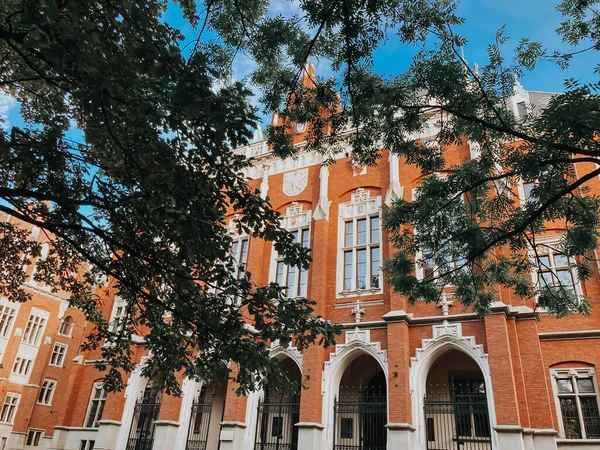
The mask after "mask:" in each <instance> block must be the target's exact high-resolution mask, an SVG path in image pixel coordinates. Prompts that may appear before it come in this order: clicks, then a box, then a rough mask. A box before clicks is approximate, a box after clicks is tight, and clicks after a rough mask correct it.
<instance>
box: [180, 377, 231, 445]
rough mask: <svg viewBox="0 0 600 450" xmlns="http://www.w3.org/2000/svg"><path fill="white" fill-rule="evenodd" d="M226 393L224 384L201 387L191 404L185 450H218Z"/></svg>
mask: <svg viewBox="0 0 600 450" xmlns="http://www.w3.org/2000/svg"><path fill="white" fill-rule="evenodd" d="M226 393H227V389H226V385H225V384H224V383H218V382H216V381H213V382H211V383H208V384H204V385H202V387H201V389H200V390H199V392H198V394H197V396H196V398H195V399H194V402H193V403H192V414H191V416H190V428H189V430H188V435H187V442H186V446H185V448H186V450H218V448H219V434H220V430H221V425H220V424H221V421H222V420H223V411H224V409H225V408H224V407H225V395H226Z"/></svg>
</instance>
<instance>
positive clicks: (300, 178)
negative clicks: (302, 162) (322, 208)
mask: <svg viewBox="0 0 600 450" xmlns="http://www.w3.org/2000/svg"><path fill="white" fill-rule="evenodd" d="M307 185H308V167H305V168H304V169H300V170H295V171H294V172H288V173H286V174H284V175H283V188H282V190H283V193H284V194H285V195H287V196H288V197H294V196H296V195H298V194H300V193H301V192H302V191H304V189H306V186H307Z"/></svg>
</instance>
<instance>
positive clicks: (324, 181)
mask: <svg viewBox="0 0 600 450" xmlns="http://www.w3.org/2000/svg"><path fill="white" fill-rule="evenodd" d="M328 191H329V166H327V164H323V165H322V166H321V170H320V171H319V203H317V208H316V211H315V216H314V217H315V220H320V219H325V220H329V206H330V205H331V200H329V196H328Z"/></svg>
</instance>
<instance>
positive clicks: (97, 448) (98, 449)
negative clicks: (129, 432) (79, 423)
mask: <svg viewBox="0 0 600 450" xmlns="http://www.w3.org/2000/svg"><path fill="white" fill-rule="evenodd" d="M120 430H121V422H120V421H118V420H109V419H107V420H101V421H100V422H99V425H98V436H97V438H96V444H95V445H94V450H116V448H117V437H118V435H119V431H120Z"/></svg>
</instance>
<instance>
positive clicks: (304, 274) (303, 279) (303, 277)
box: [298, 269, 308, 297]
mask: <svg viewBox="0 0 600 450" xmlns="http://www.w3.org/2000/svg"><path fill="white" fill-rule="evenodd" d="M307 282H308V270H306V269H301V270H300V286H299V288H300V289H299V292H298V295H299V296H300V297H306V286H307Z"/></svg>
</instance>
